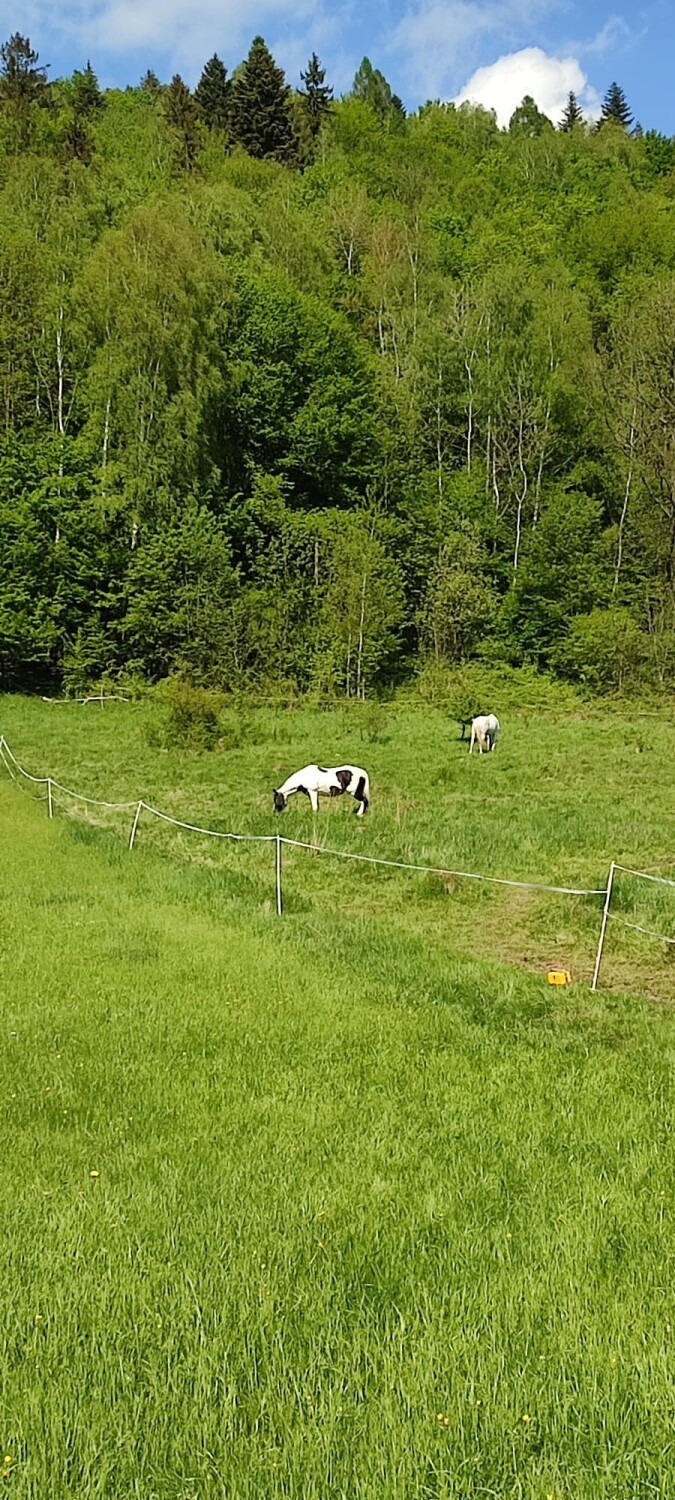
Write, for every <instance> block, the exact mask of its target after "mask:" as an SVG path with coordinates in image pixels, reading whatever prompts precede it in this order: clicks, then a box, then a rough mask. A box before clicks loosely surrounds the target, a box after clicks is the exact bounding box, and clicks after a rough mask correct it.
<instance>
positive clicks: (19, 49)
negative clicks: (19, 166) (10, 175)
mask: <svg viewBox="0 0 675 1500" xmlns="http://www.w3.org/2000/svg"><path fill="white" fill-rule="evenodd" d="M48 102H49V90H48V88H47V69H46V68H45V67H42V66H41V65H40V58H39V54H38V53H37V52H35V51H34V49H33V48H32V47H31V44H30V41H29V39H28V37H27V36H21V35H20V34H19V32H18V31H17V32H15V33H14V35H13V36H11V37H10V38H9V41H7V42H5V43H4V44H3V46H2V47H0V107H1V108H2V109H3V110H4V111H5V112H6V114H7V115H8V116H9V117H10V118H11V120H12V126H13V129H12V140H13V149H14V150H15V151H16V150H19V151H21V150H22V149H24V148H25V147H26V146H27V145H28V144H29V140H30V135H31V129H32V117H33V109H34V107H35V106H36V105H41V104H43V105H44V104H47V103H48Z"/></svg>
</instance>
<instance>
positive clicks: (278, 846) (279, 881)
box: [276, 833, 283, 917]
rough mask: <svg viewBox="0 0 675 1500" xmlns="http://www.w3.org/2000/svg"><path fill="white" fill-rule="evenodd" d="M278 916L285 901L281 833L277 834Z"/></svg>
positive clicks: (281, 912) (280, 914)
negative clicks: (282, 897) (282, 881)
mask: <svg viewBox="0 0 675 1500" xmlns="http://www.w3.org/2000/svg"><path fill="white" fill-rule="evenodd" d="M276 837H277V916H278V917H280V916H282V914H283V903H282V899H281V834H279V833H278V834H277V836H276Z"/></svg>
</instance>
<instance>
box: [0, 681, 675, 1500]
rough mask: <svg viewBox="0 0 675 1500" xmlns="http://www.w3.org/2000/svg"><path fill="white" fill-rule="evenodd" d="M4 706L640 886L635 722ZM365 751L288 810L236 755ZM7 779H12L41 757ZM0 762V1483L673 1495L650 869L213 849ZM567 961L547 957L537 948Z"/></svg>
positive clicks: (573, 709) (429, 851)
mask: <svg viewBox="0 0 675 1500" xmlns="http://www.w3.org/2000/svg"><path fill="white" fill-rule="evenodd" d="M163 714H164V710H163V709H162V708H161V706H160V705H158V704H155V703H150V704H147V703H138V704H136V703H133V704H121V703H120V704H115V703H110V704H105V705H103V706H102V707H99V706H97V705H95V704H91V705H89V706H87V707H81V706H79V705H75V704H72V705H60V704H48V703H43V702H40V701H37V700H27V699H20V698H10V697H4V698H0V733H4V735H5V736H6V738H7V741H8V743H9V745H10V746H11V748H12V750H13V751H14V753H15V754H16V755H17V756H18V758H19V760H20V761H21V762H22V763H23V764H24V766H26V767H27V769H28V770H30V771H31V772H33V773H34V774H37V775H43V774H50V775H52V776H54V777H55V778H57V779H58V780H59V781H62V782H63V784H64V785H65V786H68V787H72V788H74V789H76V790H78V791H81V792H83V793H86V794H88V795H91V796H92V797H103V798H106V799H110V800H114V801H117V800H120V801H125V802H126V801H129V802H134V801H135V800H136V799H138V798H144V799H145V800H147V801H148V802H150V803H152V804H153V805H154V806H156V807H158V808H160V809H161V810H163V811H165V812H168V813H170V814H171V815H172V816H174V817H176V818H179V819H181V818H182V819H185V820H187V821H194V822H196V823H199V824H201V825H202V826H207V827H213V828H215V829H220V830H231V831H235V832H241V833H247V832H250V833H258V834H276V833H277V832H282V833H283V834H284V835H286V836H287V837H290V838H298V839H299V840H305V841H307V842H312V843H315V842H318V843H319V844H320V845H322V846H323V847H325V848H326V849H330V850H336V851H337V850H343V851H346V852H351V853H364V854H369V855H374V856H377V857H380V858H387V859H393V860H402V861H410V862H413V863H419V864H424V865H426V864H429V865H432V866H434V867H437V868H439V869H440V868H442V869H451V870H467V871H475V872H481V873H484V874H486V875H493V876H496V877H501V878H505V879H514V880H522V881H534V882H544V883H554V884H562V885H568V884H569V885H574V886H577V885H579V886H583V887H586V886H590V887H596V886H597V887H602V886H603V885H604V883H605V881H606V878H607V869H608V865H609V861H610V859H616V860H618V861H620V862H622V863H626V864H628V865H631V866H634V867H635V868H638V869H646V870H653V871H658V872H660V873H662V874H664V875H669V876H671V877H673V878H675V852H674V841H673V822H674V819H673V814H674V812H675V777H674V776H673V770H672V739H673V727H674V723H673V717H672V715H670V716H668V715H665V716H656V715H648V714H645V713H642V712H639V711H638V710H637V709H635V710H628V709H624V710H623V711H619V710H618V709H616V708H613V707H610V708H604V709H602V710H601V709H596V708H589V707H587V706H584V705H583V704H581V703H580V702H576V701H573V700H570V702H569V703H566V704H565V705H564V707H561V710H560V712H559V713H555V712H551V711H549V710H547V709H546V710H545V709H543V708H541V707H537V706H536V705H532V706H529V707H527V706H522V705H521V706H517V707H516V706H514V707H513V709H512V710H511V711H506V710H505V711H503V712H501V713H500V718H501V719H502V738H501V740H500V743H499V746H498V749H497V751H496V753H495V754H494V755H493V756H487V757H477V756H474V757H472V758H470V757H469V756H468V755H467V753H466V751H467V746H466V744H462V743H461V741H460V739H459V734H458V730H457V728H456V726H454V725H453V724H452V723H451V722H450V721H449V720H448V719H447V717H446V716H444V715H443V714H442V713H441V712H440V711H438V710H435V709H432V708H422V707H421V706H420V705H419V704H412V703H408V704H405V703H400V704H398V703H395V704H392V705H390V706H387V707H383V708H381V709H378V710H377V711H375V710H361V709H357V708H354V709H351V710H349V709H347V708H345V709H331V710H327V711H322V710H320V709H318V708H303V707H301V708H296V709H293V710H287V709H284V708H282V707H271V706H268V707H266V708H262V707H261V708H252V707H248V708H241V709H239V710H238V711H237V712H236V715H235V714H233V717H232V721H231V723H230V724H229V729H228V734H227V735H226V736H225V742H224V743H223V744H222V745H221V746H220V747H218V748H216V749H214V750H212V751H210V752H198V751H196V750H189V749H187V748H176V746H175V745H171V744H165V743H164V739H165V735H164V728H163V724H164V719H163ZM315 759H318V760H319V761H320V763H322V764H334V763H336V762H338V761H339V760H342V759H344V760H351V761H354V762H356V763H357V764H364V765H365V766H366V767H367V768H368V770H369V772H370V776H371V782H372V791H373V806H372V813H371V814H369V816H368V817H367V818H365V819H363V820H358V821H357V820H356V819H355V818H354V817H353V815H352V807H353V804H352V803H351V801H350V799H347V798H344V799H341V800H338V801H337V802H336V803H334V804H331V805H327V806H325V807H324V808H322V810H321V812H320V814H319V816H318V818H317V819H314V818H313V817H312V814H311V811H310V809H309V806H308V804H307V803H306V802H305V801H303V800H301V799H299V798H298V799H295V800H294V801H293V802H292V803H291V804H290V805H289V807H288V809H287V811H286V812H285V813H284V814H283V815H282V817H281V818H275V816H274V814H273V812H272V796H271V792H272V788H273V786H274V785H276V784H278V782H279V781H280V780H282V779H283V777H284V776H285V775H286V774H287V773H288V772H289V771H291V770H294V769H296V768H297V767H299V766H300V765H302V764H303V763H305V762H306V761H308V760H315ZM40 790H42V789H40ZM132 816H133V812H132V810H127V811H125V812H122V813H118V812H107V811H106V810H105V809H97V808H86V807H84V806H79V807H78V805H77V804H76V802H75V801H74V800H73V799H72V798H71V797H69V796H67V795H64V794H57V796H56V799H55V806H54V818H53V820H52V821H50V820H49V818H48V816H47V805H46V803H45V802H37V801H35V800H34V799H33V798H32V796H31V795H30V794H28V793H27V791H26V787H23V788H22V787H19V786H17V785H14V784H12V782H11V781H10V779H9V778H8V777H7V776H6V775H5V773H4V772H2V773H1V774H0V820H1V822H0V826H1V828H2V835H3V837H2V846H3V858H2V861H1V863H0V935H1V940H0V1021H1V1026H2V1033H1V1035H2V1047H1V1048H0V1087H1V1097H2V1106H3V1107H2V1138H1V1143H0V1191H1V1194H2V1198H1V1201H2V1210H3V1211H2V1228H1V1230H0V1255H1V1257H2V1273H3V1274H2V1287H3V1295H2V1298H1V1299H0V1321H1V1328H2V1333H1V1338H2V1360H1V1362H0V1445H1V1448H2V1451H1V1452H0V1458H2V1459H4V1464H3V1467H2V1470H1V1471H0V1472H1V1474H2V1478H1V1481H0V1484H1V1486H2V1489H1V1490H0V1493H6V1494H8V1495H12V1496H14V1497H15V1500H18V1497H30V1500H57V1497H58V1500H61V1497H64V1500H65V1497H78V1500H79V1497H87V1500H89V1497H92V1500H93V1497H96V1500H102V1497H105V1500H126V1497H138V1500H216V1497H223V1500H225V1497H227V1500H263V1497H265V1500H266V1497H268V1496H269V1497H293V1500H366V1497H367V1500H371V1497H372V1500H376V1497H377V1500H380V1497H386V1500H389V1497H392V1500H446V1497H447V1500H450V1497H455V1496H462V1497H474V1500H479V1497H480V1500H488V1497H489V1500H502V1497H509V1500H510V1497H514V1500H551V1497H554V1500H624V1497H629V1496H630V1497H631V1500H633V1497H639V1500H642V1497H644V1500H647V1497H649V1500H653V1497H663V1500H666V1497H669V1496H672V1494H673V1493H675V1447H674V1427H673V1410H674V1409H675V1408H674V1402H675V1363H674V1359H673V1342H674V1339H675V1299H674V1296H673V1291H672V1285H673V1277H674V1274H675V1236H674V1234H673V1211H674V1199H675V1157H674V1155H673V1119H674V1106H675V1084H674V1082H673V1079H674V1076H675V1075H674V1073H673V1062H674V1060H675V1025H674V1021H673V1011H672V1000H673V998H675V958H674V957H672V956H671V957H669V954H670V955H673V954H675V950H673V949H672V948H668V946H667V945H666V944H663V943H659V942H655V941H653V940H652V939H648V938H645V937H643V936H641V935H640V934H637V933H634V932H632V931H631V930H629V929H627V928H625V927H623V926H622V924H621V921H620V920H619V919H620V918H623V919H624V920H629V921H631V922H633V923H635V924H638V925H643V926H645V927H647V928H650V929H653V930H655V931H658V932H661V933H664V934H671V935H675V890H673V889H669V888H667V887H656V886H655V887H647V886H642V885H639V884H638V883H637V882H635V881H632V880H631V879H630V878H628V877H622V878H621V879H620V880H619V881H618V883H617V892H616V905H615V908H613V909H615V911H616V914H617V918H616V920H614V921H613V920H610V926H609V932H608V942H607V952H606V959H605V964H604V967H603V972H602V982H601V987H600V990H599V991H598V993H597V994H595V995H594V994H592V993H591V991H590V989H589V983H588V981H589V977H590V974H591V972H592V967H593V960H594V955H595V948H596V944H597V938H598V932H599V926H600V915H601V908H602V899H601V898H599V897H596V896H590V897H561V896H555V895H549V894H546V893H544V892H537V891H527V890H523V889H520V888H518V887H516V888H510V887H501V886H490V885H478V884H474V883H473V882H467V881H463V880H461V879H459V878H457V877H450V876H446V875H424V874H417V873H412V872H407V871H401V870H395V869H390V868H383V867H377V866H370V865H366V864H363V865H361V864H359V863H358V862H350V861H346V860H340V859H338V858H336V857H334V856H333V855H331V854H328V853H326V854H317V853H311V852H309V851H307V850H301V849H290V848H287V847H284V849H283V887H284V916H283V918H282V919H279V918H278V917H277V915H276V908H275V872H274V856H275V846H274V845H273V844H260V845H255V844H251V845H229V844H227V843H225V842H220V841H215V840H208V839H206V838H204V837H202V836H201V835H197V834H193V833H189V832H187V831H185V830H180V829H177V828H173V827H170V826H169V825H165V824H161V823H160V822H158V821H157V820H154V819H152V818H151V817H150V815H149V814H145V813H144V814H143V816H142V818H141V821H140V825H139V830H138V838H137V842H136V846H135V848H134V850H133V852H132V853H130V852H129V850H128V847H127V845H128V838H129V833H130V828H131V821H132ZM549 966H555V967H564V968H568V969H569V970H570V971H571V973H572V978H573V980H574V983H573V984H572V986H571V987H565V988H560V989H558V988H553V987H552V986H550V985H549V984H548V983H547V982H546V970H547V968H548V967H549Z"/></svg>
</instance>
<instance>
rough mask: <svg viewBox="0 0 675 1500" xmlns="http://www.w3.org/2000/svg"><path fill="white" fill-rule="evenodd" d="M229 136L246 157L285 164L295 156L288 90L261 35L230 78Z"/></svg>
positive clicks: (256, 38)
mask: <svg viewBox="0 0 675 1500" xmlns="http://www.w3.org/2000/svg"><path fill="white" fill-rule="evenodd" d="M230 137H231V139H232V141H233V142H234V143H235V144H236V145H239V146H243V147H244V150H245V151H248V154H249V156H257V157H259V158H261V159H263V160H268V159H272V160H275V161H281V162H286V163H287V164H290V163H292V162H294V161H295V159H296V151H295V140H294V131H293V119H292V115H291V101H290V89H289V87H288V84H287V83H286V79H285V78H284V74H283V71H282V69H281V68H278V67H277V65H276V63H275V61H274V58H273V57H272V54H271V52H270V51H269V48H268V47H266V45H265V42H264V41H263V39H262V37H261V36H257V37H255V38H254V40H253V42H252V43H251V50H250V52H249V54H248V57H247V59H246V62H245V64H244V66H243V68H242V70H241V72H240V73H239V74H238V76H237V77H235V79H234V80H233V84H232V102H231V109H230Z"/></svg>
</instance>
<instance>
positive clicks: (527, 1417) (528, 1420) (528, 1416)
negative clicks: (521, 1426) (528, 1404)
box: [523, 1412, 532, 1422]
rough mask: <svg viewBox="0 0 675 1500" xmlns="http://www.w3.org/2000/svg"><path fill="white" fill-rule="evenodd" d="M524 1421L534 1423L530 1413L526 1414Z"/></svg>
mask: <svg viewBox="0 0 675 1500" xmlns="http://www.w3.org/2000/svg"><path fill="white" fill-rule="evenodd" d="M523 1421H524V1422H531V1421H532V1418H531V1416H530V1414H529V1412H525V1415H524V1417H523Z"/></svg>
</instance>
